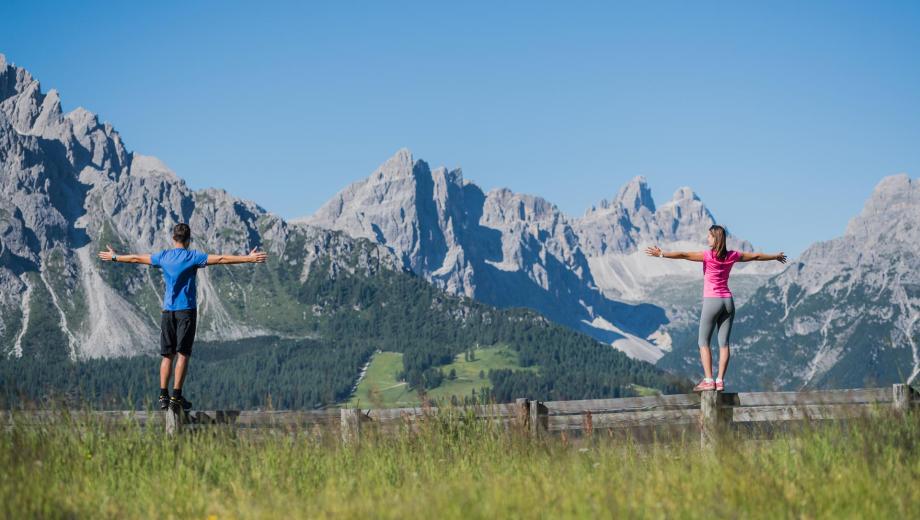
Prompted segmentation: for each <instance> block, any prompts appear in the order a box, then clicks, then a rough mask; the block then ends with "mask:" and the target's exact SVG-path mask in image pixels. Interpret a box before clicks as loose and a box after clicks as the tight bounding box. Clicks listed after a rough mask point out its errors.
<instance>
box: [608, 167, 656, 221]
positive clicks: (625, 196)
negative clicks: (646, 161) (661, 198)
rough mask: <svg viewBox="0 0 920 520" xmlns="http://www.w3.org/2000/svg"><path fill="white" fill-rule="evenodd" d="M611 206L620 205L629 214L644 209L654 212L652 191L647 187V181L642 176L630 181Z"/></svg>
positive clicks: (621, 189)
mask: <svg viewBox="0 0 920 520" xmlns="http://www.w3.org/2000/svg"><path fill="white" fill-rule="evenodd" d="M613 205H620V206H622V207H623V208H625V209H626V210H627V211H630V212H637V211H639V210H640V209H641V208H646V209H648V210H649V211H651V212H652V213H654V212H655V201H654V200H653V199H652V190H650V189H649V187H648V180H647V179H646V178H645V177H643V176H641V175H640V176H637V177H633V178H632V179H630V181H629V182H627V183H626V184H625V185H624V186H623V187H622V188H620V191H619V192H618V193H617V196H616V197H615V198H614V199H613Z"/></svg>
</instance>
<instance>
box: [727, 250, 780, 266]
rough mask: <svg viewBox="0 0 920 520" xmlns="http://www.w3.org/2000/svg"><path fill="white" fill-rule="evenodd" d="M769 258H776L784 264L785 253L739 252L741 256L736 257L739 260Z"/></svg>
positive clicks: (757, 260) (747, 260) (752, 260)
mask: <svg viewBox="0 0 920 520" xmlns="http://www.w3.org/2000/svg"><path fill="white" fill-rule="evenodd" d="M770 260H776V261H778V262H779V263H781V264H785V263H786V254H785V253H783V252H779V253H776V254H775V255H768V254H767V253H741V258H739V259H738V261H739V262H768V261H770Z"/></svg>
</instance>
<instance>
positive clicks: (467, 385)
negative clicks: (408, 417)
mask: <svg viewBox="0 0 920 520" xmlns="http://www.w3.org/2000/svg"><path fill="white" fill-rule="evenodd" d="M474 354H475V359H474V360H472V361H467V360H466V359H465V358H464V355H463V354H457V356H456V357H455V358H454V361H453V362H452V363H450V364H447V365H444V366H443V367H440V368H441V370H442V371H443V372H444V375H445V378H444V382H443V383H441V385H440V386H439V387H437V388H434V389H432V390H431V391H429V392H428V398H429V399H433V400H435V401H439V400H449V399H450V398H451V396H457V397H465V396H471V395H473V392H474V391H475V392H476V393H479V391H480V390H482V388H483V387H488V386H489V378H488V374H489V370H498V369H502V368H509V369H513V370H530V371H535V370H536V369H535V368H531V367H528V368H523V367H521V366H520V363H519V362H518V357H517V353H516V352H515V351H514V350H512V349H511V348H509V347H507V346H497V347H485V348H477V349H476V350H475V351H474ZM402 356H403V355H402V354H399V353H396V352H378V353H376V354H374V358H373V359H372V360H371V364H370V366H369V367H368V369H367V374H365V376H364V379H362V380H361V383H359V384H358V388H357V391H356V392H355V395H354V396H353V397H352V398H351V400H350V401H349V404H351V405H355V404H358V403H360V406H361V407H365V408H403V407H408V406H418V405H419V404H420V403H421V399H420V398H419V395H418V392H416V391H415V390H409V389H408V388H406V384H405V383H404V382H402V381H399V380H397V378H396V376H397V375H398V374H399V373H400V372H401V371H402V369H403V363H402ZM451 370H453V371H454V373H455V374H456V378H455V379H449V378H448V377H446V376H448V375H449V374H450V371H451ZM480 372H482V374H483V376H484V377H482V378H480V377H479V374H480Z"/></svg>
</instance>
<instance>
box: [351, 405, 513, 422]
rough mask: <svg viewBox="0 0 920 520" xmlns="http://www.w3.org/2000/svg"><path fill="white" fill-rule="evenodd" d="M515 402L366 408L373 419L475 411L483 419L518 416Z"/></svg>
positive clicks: (409, 417) (380, 420) (391, 419)
mask: <svg viewBox="0 0 920 520" xmlns="http://www.w3.org/2000/svg"><path fill="white" fill-rule="evenodd" d="M517 406H518V405H517V404H515V403H504V404H490V405H474V406H458V407H453V408H442V409H438V408H436V407H416V408H382V409H371V410H366V412H367V413H368V416H369V417H370V418H371V420H373V421H378V422H386V421H404V420H407V419H408V420H413V419H416V418H420V417H422V418H423V417H425V416H428V415H433V414H438V413H454V414H461V415H462V414H466V413H473V414H474V415H475V416H477V417H479V418H481V419H489V418H502V417H516V416H517V415H518V408H517Z"/></svg>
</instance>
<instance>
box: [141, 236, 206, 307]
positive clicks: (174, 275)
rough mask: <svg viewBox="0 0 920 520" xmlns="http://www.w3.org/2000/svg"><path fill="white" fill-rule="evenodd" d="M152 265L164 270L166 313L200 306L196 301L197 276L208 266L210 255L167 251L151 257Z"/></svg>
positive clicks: (181, 250)
mask: <svg viewBox="0 0 920 520" xmlns="http://www.w3.org/2000/svg"><path fill="white" fill-rule="evenodd" d="M150 265H152V266H154V267H159V268H160V269H162V270H163V281H164V282H166V291H165V292H164V293H163V310H164V311H182V310H185V309H194V308H196V307H197V306H198V304H197V303H196V301H195V275H196V274H197V273H198V268H199V267H205V266H207V265H208V255H207V254H205V253H202V252H201V251H197V250H195V249H183V248H181V247H179V248H176V249H167V250H165V251H160V252H159V253H154V254H153V255H150Z"/></svg>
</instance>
